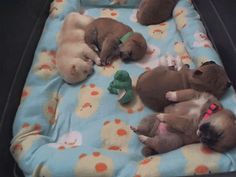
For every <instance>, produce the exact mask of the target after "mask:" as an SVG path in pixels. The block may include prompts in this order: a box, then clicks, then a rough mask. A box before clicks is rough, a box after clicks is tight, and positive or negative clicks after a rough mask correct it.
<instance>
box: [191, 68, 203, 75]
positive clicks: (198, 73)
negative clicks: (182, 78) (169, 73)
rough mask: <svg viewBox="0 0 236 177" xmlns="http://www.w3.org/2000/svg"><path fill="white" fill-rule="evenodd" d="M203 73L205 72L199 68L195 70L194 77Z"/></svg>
mask: <svg viewBox="0 0 236 177" xmlns="http://www.w3.org/2000/svg"><path fill="white" fill-rule="evenodd" d="M202 74H203V72H202V71H200V70H198V69H197V70H196V71H194V73H193V77H194V76H200V75H202Z"/></svg>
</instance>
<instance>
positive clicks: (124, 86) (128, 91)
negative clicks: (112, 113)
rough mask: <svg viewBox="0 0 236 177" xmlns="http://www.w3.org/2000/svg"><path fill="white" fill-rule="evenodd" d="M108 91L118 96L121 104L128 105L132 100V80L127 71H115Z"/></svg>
mask: <svg viewBox="0 0 236 177" xmlns="http://www.w3.org/2000/svg"><path fill="white" fill-rule="evenodd" d="M108 90H109V92H110V93H112V94H116V95H118V100H119V102H120V103H121V104H126V103H129V102H130V101H132V100H133V99H134V93H133V90H132V80H131V78H130V76H129V73H128V72H127V71H124V70H119V71H117V72H116V74H115V76H114V80H113V81H112V82H111V83H110V85H109V87H108Z"/></svg>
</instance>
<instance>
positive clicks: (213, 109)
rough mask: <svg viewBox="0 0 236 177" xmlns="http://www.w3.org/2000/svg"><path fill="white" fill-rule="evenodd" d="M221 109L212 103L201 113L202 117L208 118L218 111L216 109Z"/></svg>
mask: <svg viewBox="0 0 236 177" xmlns="http://www.w3.org/2000/svg"><path fill="white" fill-rule="evenodd" d="M221 110H222V107H220V106H218V105H217V104H215V103H212V104H211V105H210V106H209V108H208V109H207V111H206V112H205V113H204V114H203V119H206V120H207V119H209V117H210V116H211V115H212V114H214V113H216V112H218V111H221Z"/></svg>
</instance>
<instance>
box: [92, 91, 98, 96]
mask: <svg viewBox="0 0 236 177" xmlns="http://www.w3.org/2000/svg"><path fill="white" fill-rule="evenodd" d="M91 95H92V96H96V95H99V92H98V91H92V92H91Z"/></svg>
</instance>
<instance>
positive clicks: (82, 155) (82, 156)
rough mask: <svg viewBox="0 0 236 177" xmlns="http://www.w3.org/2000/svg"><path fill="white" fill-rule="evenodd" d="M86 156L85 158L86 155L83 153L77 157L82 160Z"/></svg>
mask: <svg viewBox="0 0 236 177" xmlns="http://www.w3.org/2000/svg"><path fill="white" fill-rule="evenodd" d="M86 156H87V154H84V153H83V154H81V155H80V156H79V158H80V159H82V158H84V157H86Z"/></svg>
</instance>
